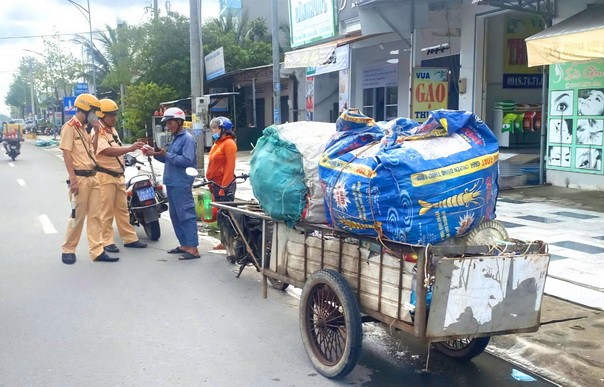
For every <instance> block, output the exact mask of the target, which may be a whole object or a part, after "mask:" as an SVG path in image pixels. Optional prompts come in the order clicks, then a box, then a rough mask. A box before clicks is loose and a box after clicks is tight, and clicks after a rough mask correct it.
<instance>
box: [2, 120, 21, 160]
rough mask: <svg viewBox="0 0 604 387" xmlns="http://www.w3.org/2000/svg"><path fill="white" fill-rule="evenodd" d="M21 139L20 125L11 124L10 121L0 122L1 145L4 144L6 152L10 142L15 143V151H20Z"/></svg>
mask: <svg viewBox="0 0 604 387" xmlns="http://www.w3.org/2000/svg"><path fill="white" fill-rule="evenodd" d="M9 124H12V125H13V126H11V125H9ZM23 141H25V139H24V138H23V128H22V127H21V125H16V124H13V123H12V122H10V121H9V122H8V123H6V122H3V123H2V146H4V152H5V153H7V154H8V145H9V144H11V143H13V144H15V145H16V148H17V153H21V142H23Z"/></svg>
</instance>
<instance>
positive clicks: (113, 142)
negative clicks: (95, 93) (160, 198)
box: [93, 98, 147, 253]
mask: <svg viewBox="0 0 604 387" xmlns="http://www.w3.org/2000/svg"><path fill="white" fill-rule="evenodd" d="M99 103H100V105H101V109H100V110H98V111H97V112H96V115H97V117H99V118H100V122H99V128H98V130H95V134H94V135H93V141H94V140H96V141H95V142H96V158H97V163H98V165H97V168H96V169H97V172H98V174H97V177H98V179H99V182H100V184H101V207H100V211H101V227H102V230H103V245H104V250H105V251H106V252H109V253H117V252H119V251H120V250H119V248H118V247H117V246H116V245H115V241H114V232H113V219H114V218H115V225H116V226H117V231H118V233H119V234H120V237H121V238H122V241H123V242H124V247H134V248H145V247H147V245H146V244H145V243H142V242H141V241H139V240H138V236H137V235H136V231H134V228H133V227H132V225H131V224H130V214H129V213H128V199H127V194H126V184H125V182H124V155H125V154H126V153H128V152H133V151H135V150H137V149H141V148H142V147H143V145H145V144H144V143H143V142H140V141H137V142H135V143H134V144H132V145H130V146H122V142H121V141H120V138H119V135H118V133H117V131H116V130H115V124H116V122H117V114H118V111H119V108H118V106H117V104H116V103H115V102H114V101H113V100H111V99H108V98H106V99H102V100H100V101H99Z"/></svg>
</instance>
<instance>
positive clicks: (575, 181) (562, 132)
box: [526, 4, 604, 190]
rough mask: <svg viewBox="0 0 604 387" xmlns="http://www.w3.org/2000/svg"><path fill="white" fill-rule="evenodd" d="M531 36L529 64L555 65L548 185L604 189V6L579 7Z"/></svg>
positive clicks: (551, 74)
mask: <svg viewBox="0 0 604 387" xmlns="http://www.w3.org/2000/svg"><path fill="white" fill-rule="evenodd" d="M563 11H566V12H565V13H564V14H562V15H560V16H561V18H560V19H561V21H560V22H559V23H556V24H554V25H553V26H552V27H550V28H547V29H545V30H544V31H542V32H541V33H538V34H535V35H533V36H531V37H529V38H528V39H527V40H526V42H527V46H528V54H529V63H530V64H531V65H549V82H548V89H547V96H548V100H549V108H548V111H547V128H548V129H547V143H546V150H547V154H546V160H547V163H546V165H547V181H548V182H549V183H551V184H553V185H556V186H565V187H573V188H583V189H592V190H602V189H604V169H603V165H602V153H603V151H604V142H603V141H604V138H603V137H604V136H603V132H604V41H603V40H602V38H601V37H602V35H603V34H604V4H596V5H586V4H574V7H572V8H566V9H563Z"/></svg>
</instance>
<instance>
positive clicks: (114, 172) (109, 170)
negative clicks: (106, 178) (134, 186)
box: [94, 165, 123, 177]
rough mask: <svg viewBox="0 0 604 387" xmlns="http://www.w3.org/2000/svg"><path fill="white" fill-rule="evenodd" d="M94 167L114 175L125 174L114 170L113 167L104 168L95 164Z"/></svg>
mask: <svg viewBox="0 0 604 387" xmlns="http://www.w3.org/2000/svg"><path fill="white" fill-rule="evenodd" d="M94 169H96V170H97V171H99V172H101V173H106V174H108V175H111V176H113V177H120V176H122V174H123V173H122V172H116V171H112V170H111V169H107V168H103V167H101V166H100V165H97V166H95V167H94Z"/></svg>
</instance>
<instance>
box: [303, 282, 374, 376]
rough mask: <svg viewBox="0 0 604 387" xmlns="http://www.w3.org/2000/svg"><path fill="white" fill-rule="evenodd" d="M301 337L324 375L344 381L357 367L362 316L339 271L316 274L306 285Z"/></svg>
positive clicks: (318, 369) (313, 360)
mask: <svg viewBox="0 0 604 387" xmlns="http://www.w3.org/2000/svg"><path fill="white" fill-rule="evenodd" d="M300 333H301V334H302V342H303V344H304V349H306V353H307V354H308V357H309V358H310V361H311V362H312V364H313V366H314V367H315V368H316V369H317V371H319V373H320V374H321V375H323V376H326V377H328V378H339V377H343V376H345V375H347V374H348V373H350V371H352V370H353V368H354V367H355V366H356V364H357V361H358V358H359V354H360V353H361V346H362V343H363V327H362V325H361V313H360V312H359V306H358V304H357V301H356V299H355V297H354V293H353V292H352V290H351V289H350V287H349V286H348V284H347V283H346V281H345V279H344V277H343V276H342V275H341V274H340V273H338V272H337V271H335V270H320V271H317V272H315V273H314V274H312V275H311V276H310V278H309V279H308V280H307V281H306V283H305V284H304V288H303V289H302V295H301V296H300Z"/></svg>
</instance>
